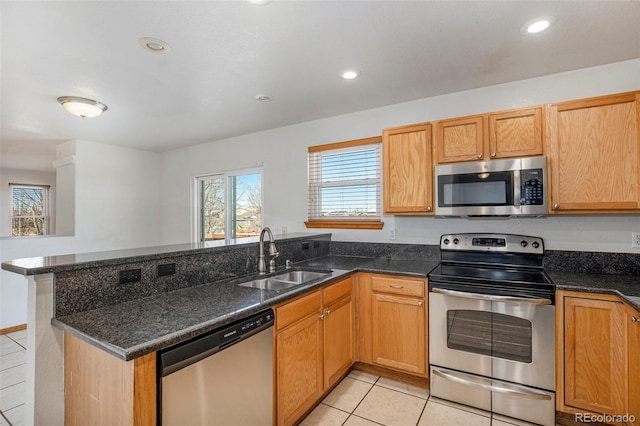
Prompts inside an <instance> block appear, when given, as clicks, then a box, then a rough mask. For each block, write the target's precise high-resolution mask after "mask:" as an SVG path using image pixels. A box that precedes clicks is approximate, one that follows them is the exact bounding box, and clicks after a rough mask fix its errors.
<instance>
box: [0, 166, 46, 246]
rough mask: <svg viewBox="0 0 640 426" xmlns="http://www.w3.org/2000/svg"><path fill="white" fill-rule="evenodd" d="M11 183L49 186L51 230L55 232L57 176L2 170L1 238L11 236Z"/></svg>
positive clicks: (0, 177) (32, 171) (37, 172)
mask: <svg viewBox="0 0 640 426" xmlns="http://www.w3.org/2000/svg"><path fill="white" fill-rule="evenodd" d="M10 183H24V184H31V185H49V186H50V188H49V201H50V204H49V207H50V208H49V210H50V213H51V215H50V220H49V224H50V230H51V232H55V223H56V217H55V213H56V174H55V172H45V171H38V170H17V169H2V170H0V200H1V202H0V237H8V236H11V202H10V200H11V194H10V193H9V184H10Z"/></svg>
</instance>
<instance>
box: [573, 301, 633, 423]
mask: <svg viewBox="0 0 640 426" xmlns="http://www.w3.org/2000/svg"><path fill="white" fill-rule="evenodd" d="M564 320H565V324H564V325H565V332H564V364H565V365H564V403H565V405H567V406H570V407H574V408H578V409H583V410H588V411H591V412H594V413H603V414H618V415H620V414H625V413H628V407H629V404H628V397H629V395H628V387H627V383H628V378H629V376H628V374H629V370H628V365H629V360H628V346H627V344H628V342H627V326H628V325H627V315H626V312H625V306H624V305H623V304H622V303H621V302H614V301H609V300H595V299H583V298H578V297H565V298H564Z"/></svg>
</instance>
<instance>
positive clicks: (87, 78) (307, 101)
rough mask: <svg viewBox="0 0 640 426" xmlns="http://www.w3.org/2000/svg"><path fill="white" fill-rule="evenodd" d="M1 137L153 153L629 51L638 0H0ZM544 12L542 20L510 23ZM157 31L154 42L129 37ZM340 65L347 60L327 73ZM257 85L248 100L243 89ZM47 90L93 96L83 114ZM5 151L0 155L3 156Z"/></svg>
mask: <svg viewBox="0 0 640 426" xmlns="http://www.w3.org/2000/svg"><path fill="white" fill-rule="evenodd" d="M0 7H1V9H0V14H1V15H0V19H1V36H2V41H1V42H2V45H1V47H2V50H1V66H2V73H1V82H0V83H1V86H0V89H1V102H2V104H1V113H2V114H1V116H2V122H1V132H2V133H1V137H2V150H3V152H5V153H6V152H7V150H9V151H11V150H12V152H15V151H16V150H17V151H20V150H21V149H22V150H27V151H30V152H33V150H34V149H38V148H37V147H40V148H41V149H46V147H49V149H51V146H52V145H54V144H55V143H56V142H57V141H61V140H67V139H83V140H90V141H95V142H102V143H106V144H114V145H120V146H125V147H131V148H137V149H143V150H149V151H154V152H162V151H165V150H170V149H176V148H180V147H185V146H189V145H195V144H199V143H204V142H210V141H215V140H220V139H224V138H228V137H231V136H236V135H242V134H247V133H252V132H256V131H260V130H266V129H270V128H276V127H281V126H286V125H290V124H294V123H300V122H305V121H309V120H315V119H320V118H324V117H329V116H335V115H340V114H345V113H349V112H353V111H361V110H365V109H369V108H375V107H380V106H384V105H390V104H394V103H399V102H405V101H409V100H413V99H420V98H426V97H430V96H435V95H440V94H444V93H451V92H456V91H461V90H466V89H471V88H477V87H483V86H489V85H494V84H499V83H504V82H509V81H515V80H521V79H526V78H531V77H536V76H540V75H546V74H552V73H557V72H562V71H568V70H572V69H579V68H585V67H590V66H595V65H600V64H604V63H612V62H618V61H623V60H628V59H634V58H639V57H640V25H638V22H640V2H639V1H472V2H463V1H441V2H439V1H413V2H410V1H391V0H388V1H302V0H301V1H284V0H273V1H272V2H271V3H269V4H266V5H256V4H252V3H250V2H247V1H243V0H235V1H197V2H196V1H181V0H174V1H77V0H76V1H69V2H65V1H23V0H20V1H6V0H2V2H1V3H0ZM547 15H551V16H555V17H556V18H557V20H556V23H555V25H553V26H552V27H551V28H550V29H549V30H547V31H545V32H543V33H539V34H535V35H524V34H522V33H521V32H520V28H521V27H522V25H523V24H524V23H525V22H526V21H528V20H530V19H532V18H536V17H539V16H547ZM141 37H156V38H159V39H162V40H164V41H166V42H167V43H169V45H170V46H171V48H172V50H171V52H170V53H168V54H154V53H150V52H149V51H146V50H144V49H143V48H142V47H141V46H140V45H139V44H138V40H139V39H140V38H141ZM348 68H354V69H357V70H359V71H360V72H361V75H360V77H359V78H358V79H356V80H351V81H347V80H343V79H341V78H340V73H341V72H342V71H344V70H345V69H348ZM261 93H266V94H269V95H272V96H273V97H274V100H272V101H271V102H258V101H256V100H255V99H254V96H255V95H257V94H261ZM59 96H83V97H88V98H92V99H96V100H99V101H101V102H104V103H105V104H107V105H108V107H109V109H108V110H107V111H106V112H105V113H104V114H103V115H102V116H101V117H98V118H87V119H81V118H78V117H75V116H72V115H71V114H69V113H67V112H66V111H65V110H64V109H63V108H62V107H61V106H60V105H59V104H58V103H57V102H56V98H58V97H59ZM4 166H5V165H4V164H3V167H4Z"/></svg>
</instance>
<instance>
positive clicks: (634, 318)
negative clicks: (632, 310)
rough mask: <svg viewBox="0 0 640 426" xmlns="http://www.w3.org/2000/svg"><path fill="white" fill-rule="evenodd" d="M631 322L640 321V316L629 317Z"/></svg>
mask: <svg viewBox="0 0 640 426" xmlns="http://www.w3.org/2000/svg"><path fill="white" fill-rule="evenodd" d="M631 322H640V318H636V317H631Z"/></svg>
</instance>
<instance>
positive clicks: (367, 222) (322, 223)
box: [304, 136, 384, 229]
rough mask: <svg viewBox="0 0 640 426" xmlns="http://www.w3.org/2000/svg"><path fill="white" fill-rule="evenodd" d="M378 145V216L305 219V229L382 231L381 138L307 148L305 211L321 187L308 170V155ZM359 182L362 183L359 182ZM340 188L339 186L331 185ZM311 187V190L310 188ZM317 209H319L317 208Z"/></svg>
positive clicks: (350, 183)
mask: <svg viewBox="0 0 640 426" xmlns="http://www.w3.org/2000/svg"><path fill="white" fill-rule="evenodd" d="M373 144H379V145H380V146H379V148H378V149H379V157H378V158H379V163H378V172H379V173H378V185H379V188H380V189H379V191H377V194H378V199H377V200H376V207H377V210H378V212H379V216H378V217H377V218H375V219H354V218H353V217H345V218H338V217H332V218H331V219H324V218H319V217H307V220H306V221H305V222H304V224H305V226H306V227H307V228H335V229H382V228H383V226H384V222H382V215H383V212H382V136H373V137H370V138H363V139H354V140H350V141H343V142H335V143H330V144H325V145H315V146H310V147H309V148H308V156H307V195H308V197H309V199H308V202H307V211H308V212H310V211H311V210H312V206H311V203H312V201H311V198H312V193H317V192H318V191H319V189H320V188H322V187H323V185H322V183H321V182H317V180H318V179H316V177H312V173H313V172H312V170H310V165H311V159H310V155H311V154H313V153H318V152H323V151H338V150H345V149H346V148H357V147H359V146H364V145H373ZM312 180H313V181H312ZM357 182H358V180H355V179H354V180H352V181H349V182H348V183H344V186H349V185H353V184H354V183H357ZM360 182H362V181H361V180H360ZM332 186H340V185H332ZM312 187H313V188H312ZM318 208H319V207H318Z"/></svg>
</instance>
